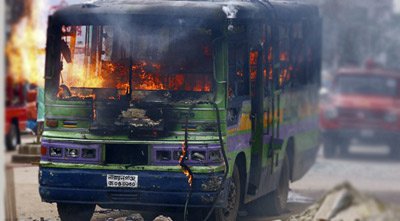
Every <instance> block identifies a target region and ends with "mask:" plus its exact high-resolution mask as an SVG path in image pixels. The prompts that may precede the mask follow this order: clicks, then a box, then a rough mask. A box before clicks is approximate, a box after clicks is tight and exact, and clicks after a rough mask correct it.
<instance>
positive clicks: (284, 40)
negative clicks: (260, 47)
mask: <svg viewBox="0 0 400 221" xmlns="http://www.w3.org/2000/svg"><path fill="white" fill-rule="evenodd" d="M278 30H279V62H280V71H279V82H278V84H279V85H278V87H277V88H284V87H285V86H287V84H288V82H290V78H291V76H290V74H291V73H290V65H289V64H290V59H289V55H290V53H291V51H290V45H289V43H290V39H289V26H287V25H286V24H282V25H279V26H278Z"/></svg>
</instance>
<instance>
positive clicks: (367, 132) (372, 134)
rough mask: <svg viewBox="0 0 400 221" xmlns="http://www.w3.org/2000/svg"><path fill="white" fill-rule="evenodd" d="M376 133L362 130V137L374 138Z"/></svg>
mask: <svg viewBox="0 0 400 221" xmlns="http://www.w3.org/2000/svg"><path fill="white" fill-rule="evenodd" d="M374 135H375V133H374V131H373V130H361V136H363V137H372V136H374Z"/></svg>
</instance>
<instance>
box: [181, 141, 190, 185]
mask: <svg viewBox="0 0 400 221" xmlns="http://www.w3.org/2000/svg"><path fill="white" fill-rule="evenodd" d="M185 156H186V148H185V142H183V143H182V154H181V156H180V157H179V164H181V163H182V162H183V160H184V158H185ZM181 169H182V172H183V174H185V176H186V177H187V178H188V183H189V186H192V184H193V175H192V174H191V173H190V172H189V170H188V168H187V166H186V167H185V166H182V165H181Z"/></svg>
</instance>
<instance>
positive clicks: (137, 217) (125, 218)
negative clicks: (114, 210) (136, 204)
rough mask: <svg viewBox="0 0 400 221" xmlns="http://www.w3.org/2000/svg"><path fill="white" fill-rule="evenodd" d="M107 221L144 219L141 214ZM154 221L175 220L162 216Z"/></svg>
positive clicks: (142, 220) (138, 220) (136, 220)
mask: <svg viewBox="0 0 400 221" xmlns="http://www.w3.org/2000/svg"><path fill="white" fill-rule="evenodd" d="M106 221H144V218H143V217H142V216H141V215H140V214H132V215H130V216H127V217H120V218H117V219H113V218H108V219H107V220H106ZM153 221H173V220H172V219H171V218H170V217H166V216H162V215H160V216H157V217H156V218H154V220H153Z"/></svg>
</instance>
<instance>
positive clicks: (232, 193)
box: [215, 164, 241, 221]
mask: <svg viewBox="0 0 400 221" xmlns="http://www.w3.org/2000/svg"><path fill="white" fill-rule="evenodd" d="M240 188H241V187H240V173H239V168H238V167H237V165H236V164H235V167H234V169H233V175H232V180H231V182H230V185H229V193H228V205H227V207H226V208H220V209H216V210H215V220H216V221H232V220H236V217H237V214H238V210H239V206H240V195H241V189H240Z"/></svg>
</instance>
